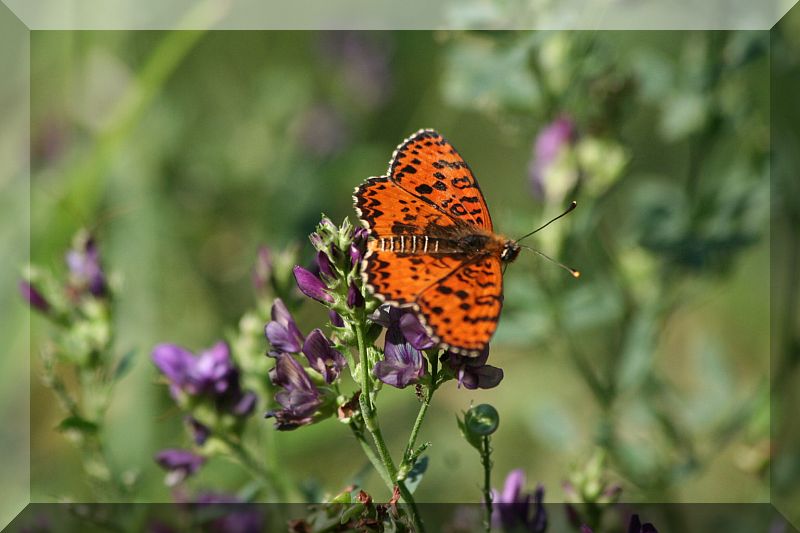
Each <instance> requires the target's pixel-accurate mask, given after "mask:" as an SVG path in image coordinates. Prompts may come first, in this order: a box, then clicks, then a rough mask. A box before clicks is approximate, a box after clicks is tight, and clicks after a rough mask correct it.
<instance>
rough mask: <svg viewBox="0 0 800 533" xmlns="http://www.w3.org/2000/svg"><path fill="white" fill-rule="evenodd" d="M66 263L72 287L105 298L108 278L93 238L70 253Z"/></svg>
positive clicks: (84, 241)
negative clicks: (101, 264)
mask: <svg viewBox="0 0 800 533" xmlns="http://www.w3.org/2000/svg"><path fill="white" fill-rule="evenodd" d="M66 261H67V267H68V268H69V272H70V278H71V281H72V285H73V286H74V287H75V288H76V289H78V290H80V291H83V290H88V291H89V293H90V294H92V295H93V296H97V297H100V296H105V294H106V277H105V273H104V272H103V269H102V267H101V266H100V253H99V252H98V250H97V245H96V244H95V242H94V239H93V238H92V237H91V236H89V237H86V238H84V239H83V240H82V242H81V244H78V245H76V246H75V247H74V248H73V249H71V250H70V251H68V252H67V255H66Z"/></svg>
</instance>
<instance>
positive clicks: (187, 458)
mask: <svg viewBox="0 0 800 533" xmlns="http://www.w3.org/2000/svg"><path fill="white" fill-rule="evenodd" d="M155 460H156V462H157V463H158V464H159V466H161V468H163V469H164V470H166V471H167V477H166V484H167V485H169V486H170V487H171V486H174V485H177V484H178V483H180V482H181V481H183V480H184V479H186V478H187V477H189V476H191V475H193V474H194V473H195V472H197V471H198V470H199V469H200V467H201V466H203V463H205V462H206V459H205V457H203V456H202V455H197V454H196V453H192V452H190V451H189V450H180V449H176V448H170V449H166V450H161V451H160V452H158V453H157V454H156V456H155Z"/></svg>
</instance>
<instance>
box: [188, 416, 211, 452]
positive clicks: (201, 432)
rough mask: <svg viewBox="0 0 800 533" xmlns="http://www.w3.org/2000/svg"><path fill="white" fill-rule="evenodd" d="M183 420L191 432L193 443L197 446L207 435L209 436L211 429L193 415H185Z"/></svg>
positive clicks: (200, 444) (205, 439)
mask: <svg viewBox="0 0 800 533" xmlns="http://www.w3.org/2000/svg"><path fill="white" fill-rule="evenodd" d="M185 421H186V425H187V426H189V431H190V432H191V433H192V439H193V440H194V443H195V444H197V445H198V446H202V445H203V444H205V442H206V441H207V440H208V437H210V436H211V430H210V429H209V428H208V427H207V426H206V425H205V424H202V423H201V422H200V421H199V420H197V419H196V418H195V417H193V416H187V417H186V418H185Z"/></svg>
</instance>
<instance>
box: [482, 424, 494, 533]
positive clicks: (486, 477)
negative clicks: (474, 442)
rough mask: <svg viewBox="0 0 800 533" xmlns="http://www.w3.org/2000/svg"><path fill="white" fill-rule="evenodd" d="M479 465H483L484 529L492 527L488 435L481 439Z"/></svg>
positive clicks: (490, 451)
mask: <svg viewBox="0 0 800 533" xmlns="http://www.w3.org/2000/svg"><path fill="white" fill-rule="evenodd" d="M481 444H482V447H481V465H483V501H484V503H485V505H486V531H487V533H488V532H489V531H491V529H492V459H491V455H492V449H491V447H490V446H489V436H488V435H486V436H484V437H483V438H482V439H481Z"/></svg>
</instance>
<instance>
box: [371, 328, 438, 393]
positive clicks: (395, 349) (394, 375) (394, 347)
mask: <svg viewBox="0 0 800 533" xmlns="http://www.w3.org/2000/svg"><path fill="white" fill-rule="evenodd" d="M383 351H384V358H383V360H382V361H378V362H377V363H376V364H375V367H374V368H373V370H372V372H373V373H374V374H375V377H376V378H378V379H379V380H381V381H382V382H384V383H386V384H387V385H391V386H392V387H397V388H399V389H402V388H404V387H406V386H408V385H410V384H412V383H416V382H417V381H419V380H420V379H421V378H422V376H424V375H425V370H426V364H425V358H424V357H423V356H422V352H420V351H419V350H417V349H416V348H414V347H413V346H411V344H409V343H407V342H405V341H404V340H403V338H402V335H401V334H400V332H399V330H389V331H388V332H387V334H386V344H385V345H384V349H383Z"/></svg>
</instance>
